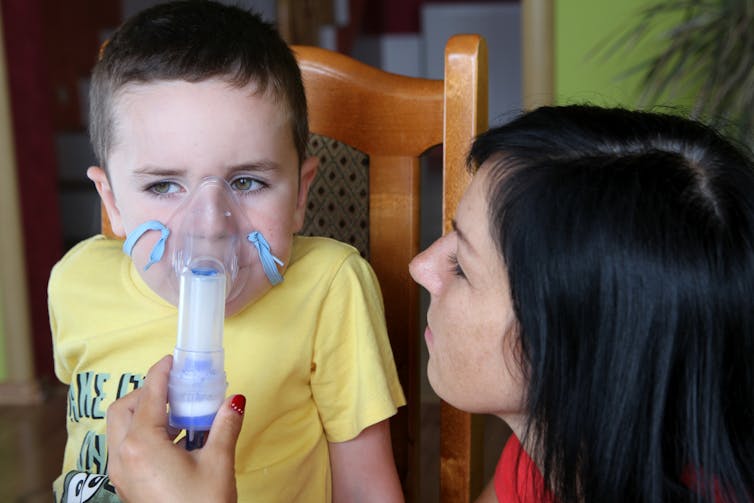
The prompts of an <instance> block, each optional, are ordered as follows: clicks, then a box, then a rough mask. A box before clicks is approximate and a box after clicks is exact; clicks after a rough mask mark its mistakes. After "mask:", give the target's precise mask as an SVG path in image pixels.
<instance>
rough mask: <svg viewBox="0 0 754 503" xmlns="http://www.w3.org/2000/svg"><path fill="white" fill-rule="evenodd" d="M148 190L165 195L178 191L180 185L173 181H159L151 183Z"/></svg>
mask: <svg viewBox="0 0 754 503" xmlns="http://www.w3.org/2000/svg"><path fill="white" fill-rule="evenodd" d="M148 190H149V191H150V192H153V193H155V194H159V195H163V194H172V193H174V192H178V191H179V190H180V187H178V185H176V184H175V183H173V182H157V183H153V184H152V185H150V186H149V187H148Z"/></svg>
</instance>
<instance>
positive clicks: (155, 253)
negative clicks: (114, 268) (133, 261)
mask: <svg viewBox="0 0 754 503" xmlns="http://www.w3.org/2000/svg"><path fill="white" fill-rule="evenodd" d="M148 231H160V239H159V240H157V242H156V243H155V244H154V247H153V248H152V252H151V253H150V254H149V263H147V265H145V266H144V270H145V271H146V270H147V269H149V268H150V267H152V264H154V263H155V262H159V261H160V259H161V258H162V254H163V253H165V241H166V240H167V239H168V236H169V235H170V231H169V230H168V228H167V227H165V225H163V224H162V222H158V221H157V220H147V221H146V222H144V223H143V224H141V225H139V226H138V227H136V228H135V229H134V230H132V231H131V233H130V234H129V235H128V236H127V237H126V240H125V241H124V242H123V252H124V253H125V254H126V255H128V256H129V257H130V256H131V253H132V252H133V250H134V246H136V242H137V241H138V240H139V239H140V238H141V236H143V235H144V234H145V233H147V232H148Z"/></svg>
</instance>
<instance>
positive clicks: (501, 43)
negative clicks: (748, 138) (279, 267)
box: [0, 0, 754, 501]
mask: <svg viewBox="0 0 754 503" xmlns="http://www.w3.org/2000/svg"><path fill="white" fill-rule="evenodd" d="M157 3H161V2H160V1H158V0H66V1H65V2H61V1H59V0H0V15H1V16H2V23H1V24H0V29H1V30H2V36H1V37H0V42H2V44H3V45H2V49H3V50H2V51H0V58H1V59H0V191H1V192H0V233H2V234H1V235H0V273H1V274H2V275H1V276H0V501H49V499H50V496H51V491H50V484H51V481H52V480H53V479H54V478H55V476H57V472H58V470H59V467H60V463H61V459H62V454H61V453H62V446H63V442H64V438H65V430H64V422H65V405H66V390H65V389H64V388H61V386H60V385H59V384H57V380H56V379H55V376H54V372H53V368H52V352H51V343H50V330H49V325H48V318H47V305H46V285H47V278H48V276H49V273H50V269H51V267H52V266H53V265H54V264H55V262H56V261H57V260H59V259H60V257H62V255H63V254H64V253H65V251H66V250H67V249H69V248H70V247H71V246H72V245H73V244H75V243H77V242H78V241H80V240H82V239H84V238H86V237H89V236H91V235H93V234H96V233H97V232H98V231H99V226H100V215H99V208H100V206H99V199H98V196H97V193H96V192H95V190H94V187H93V185H92V184H91V182H89V180H88V179H87V178H86V177H85V171H86V168H87V167H88V166H90V165H92V164H94V163H95V161H94V157H93V154H92V150H91V147H90V145H89V140H88V136H87V107H88V103H87V93H88V86H89V73H90V70H91V68H92V65H93V63H94V61H95V58H96V54H97V50H98V48H99V46H100V45H101V43H102V42H103V41H104V40H105V39H107V37H108V35H109V34H110V33H112V31H113V30H114V29H115V28H116V27H117V26H118V25H119V24H120V23H121V22H122V21H123V20H124V19H126V18H128V17H129V16H131V15H133V14H134V13H136V12H138V11H139V10H141V9H144V8H147V7H149V6H152V5H155V4H157ZM225 3H233V4H238V5H242V6H245V7H248V8H253V9H255V10H257V11H258V12H260V13H261V14H262V15H263V17H265V18H266V19H267V20H269V21H270V22H273V23H277V24H278V27H279V29H280V31H281V33H282V34H283V35H284V37H285V38H286V40H288V41H289V43H295V44H308V45H319V46H321V47H325V48H328V49H332V50H336V51H339V52H342V53H345V54H349V55H351V56H353V57H355V58H356V59H359V60H361V61H363V62H365V63H368V64H370V65H373V66H377V67H380V68H382V69H384V70H387V71H390V72H394V73H399V74H405V75H410V76H419V77H426V78H442V74H443V51H444V46H445V42H446V41H447V39H448V38H449V37H450V36H451V35H453V34H455V33H480V34H482V35H483V36H484V37H485V38H486V41H487V45H488V54H489V117H490V124H496V123H500V122H504V121H506V120H508V119H510V118H512V117H513V116H515V115H516V114H517V113H519V112H520V111H521V110H523V109H526V108H531V107H533V106H536V105H540V104H548V103H556V104H564V103H574V102H590V103H593V104H601V105H615V104H617V105H624V106H628V107H637V106H649V105H657V104H658V103H659V104H662V105H663V106H670V107H672V109H674V110H678V111H685V110H692V109H694V107H695V106H697V108H698V103H697V102H695V99H696V96H697V94H698V93H697V91H698V90H699V88H700V87H704V86H703V85H702V84H700V82H701V81H700V79H701V78H702V77H700V76H699V75H697V76H696V77H695V76H694V75H691V76H690V77H689V79H690V80H689V82H690V84H689V83H688V82H683V81H682V79H681V81H679V82H680V83H678V84H677V85H675V86H673V85H671V86H667V85H666V86H665V87H663V86H661V85H660V86H659V88H657V92H655V93H654V94H653V95H652V96H649V97H647V96H646V94H647V93H644V94H642V92H641V91H642V90H646V89H648V88H649V86H650V85H651V84H652V81H651V79H650V80H647V74H648V73H650V72H649V69H651V68H657V67H656V66H655V67H653V66H652V65H653V64H659V65H660V66H659V68H660V70H662V69H663V67H662V64H663V62H662V61H660V63H657V59H656V58H657V57H658V56H662V55H663V54H664V53H663V51H664V50H665V49H666V48H667V47H669V46H671V45H672V37H674V36H678V34H679V30H680V33H682V34H686V35H688V30H689V29H690V26H692V25H693V24H694V23H693V22H692V21H694V20H695V18H693V17H691V14H690V12H691V11H688V10H684V8H677V9H675V10H670V11H668V10H667V9H666V10H665V11H662V10H654V11H652V9H653V8H656V5H658V4H662V3H663V2H658V1H657V0H612V1H610V2H605V1H603V0H567V1H557V0H523V1H502V0H498V1H492V0H490V1H484V0H477V1H450V0H447V1H437V0H435V1H429V0H288V1H282V0H277V1H276V0H245V1H239V0H236V1H230V0H228V1H226V2H225ZM684 3H685V2H680V4H684ZM695 3H697V2H693V1H689V2H688V4H695ZM707 3H708V4H715V5H716V7H719V9H718V11H716V13H713V14H709V13H707V17H706V18H705V19H706V20H707V21H709V20H710V19H712V20H713V21H714V19H715V18H714V17H712V18H710V16H714V15H715V14H719V11H720V9H724V8H729V7H730V5H729V4H733V3H735V2H733V1H723V0H717V1H716V2H707ZM738 3H740V4H747V3H748V4H751V2H738ZM673 4H678V3H677V2H673ZM692 7H693V5H692ZM697 9H698V7H697ZM749 10H754V9H749ZM697 14H698V12H697ZM724 14H725V15H724V16H723V19H729V18H730V17H731V13H730V12H729V11H726V12H724ZM700 15H701V14H700ZM736 21H737V22H738V23H739V24H740V23H741V22H743V23H744V27H746V26H747V24H746V23H749V22H750V21H751V19H749V18H743V20H742V19H741V16H739V18H738V19H737V20H736ZM713 24H715V23H713ZM717 24H719V23H717ZM696 25H697V26H698V25H699V23H698V22H697V23H696ZM749 26H750V25H749ZM683 29H686V31H685V32H684V31H683ZM731 30H733V33H737V32H735V27H733V28H731V27H727V25H726V27H724V28H723V29H721V31H727V32H730V31H731ZM747 33H748V31H747V30H745V29H744V32H743V35H747ZM743 35H741V37H743ZM747 36H748V35H747ZM741 37H739V38H741ZM750 45H751V44H750ZM692 47H694V46H692ZM699 47H703V44H702V45H701V46H699ZM702 52H703V49H699V48H694V49H693V50H691V51H689V52H688V53H686V54H680V55H679V54H670V55H669V56H667V57H666V59H665V60H664V61H665V63H664V64H665V65H666V67H667V66H668V65H669V63H668V62H670V63H673V64H675V67H676V68H678V67H680V66H682V65H680V64H679V62H684V64H687V65H689V68H694V67H695V65H696V67H700V64H701V63H700V61H701V60H700V59H699V58H703V57H706V56H704V54H702ZM748 52H750V51H748ZM748 52H747V51H744V52H743V53H742V54H741V53H736V55H735V57H734V58H733V59H734V63H737V64H740V62H741V58H744V57H746V55H747V54H748ZM749 57H750V56H749ZM653 58H655V59H653ZM708 59H709V58H708ZM712 59H713V60H714V57H713V58H712ZM746 61H748V60H746ZM752 66H754V65H749V66H748V68H746V69H745V71H744V70H742V71H744V77H746V76H749V75H750V73H751V68H752ZM658 71H659V70H658ZM658 71H655V74H657V73H658ZM689 72H690V71H687V73H689ZM730 73H735V72H730ZM659 74H660V75H661V76H664V75H666V74H663V73H661V72H660V73H659ZM672 77H673V75H672V72H671V75H670V77H669V78H668V79H666V81H667V82H670V83H673V82H675V81H674V80H673V78H672ZM682 77H684V78H685V77H686V76H682ZM695 79H696V80H695ZM744 82H745V80H744ZM749 82H754V80H751V81H749ZM748 87H750V88H752V89H754V85H749V86H748ZM742 99H743V98H739V101H738V102H737V103H738V104H739V105H738V107H739V109H740V108H741V107H743V108H744V109H745V107H746V106H749V105H750V103H749V102H745V101H743V102H742V101H741V100H742ZM742 103H743V104H742ZM702 112H704V110H702ZM707 112H708V111H707ZM748 112H751V108H749V109H748ZM748 116H752V117H754V115H753V114H751V113H748ZM440 163H441V152H440V150H439V149H434V150H432V151H430V152H428V153H427V154H426V155H425V162H424V166H423V172H422V191H423V203H422V204H423V207H422V215H423V216H422V246H427V245H428V244H429V243H431V241H433V240H434V239H435V238H436V237H438V236H439V235H440V233H441V228H440V227H441V210H440V202H441V201H440V191H441V186H442V185H441V184H442V180H441V166H440ZM418 336H420V334H417V337H418ZM422 400H423V403H425V402H426V409H423V412H422V425H423V426H422V435H423V437H422V443H423V445H424V442H426V448H427V451H428V453H429V456H428V459H430V461H429V462H428V463H429V465H428V466H427V467H426V477H425V476H424V474H423V478H422V490H421V494H422V495H423V498H422V499H423V500H424V501H436V494H437V489H436V483H437V482H436V480H437V479H436V477H437V473H436V472H437V468H436V465H435V464H433V463H434V461H432V459H433V458H432V455H435V456H436V452H435V451H436V448H437V447H436V445H435V444H436V442H435V441H433V438H434V436H435V435H436V434H437V428H438V426H437V408H438V399H437V397H436V396H435V395H434V394H433V393H432V391H431V389H430V388H429V386H428V385H427V383H426V381H425V382H424V383H423V387H422ZM486 424H487V427H486V432H485V440H484V443H485V452H486V456H487V458H489V459H488V462H487V463H486V467H485V478H487V476H488V474H489V473H491V470H492V468H494V462H495V461H496V459H497V455H498V454H499V450H500V447H499V446H501V445H502V443H503V441H504V440H505V436H506V431H505V428H504V427H503V426H502V425H501V424H500V422H499V421H497V420H494V421H492V420H490V421H487V423H486ZM425 437H426V438H425ZM433 450H434V451H433ZM487 453H488V454H487ZM424 495H426V499H425V498H424Z"/></svg>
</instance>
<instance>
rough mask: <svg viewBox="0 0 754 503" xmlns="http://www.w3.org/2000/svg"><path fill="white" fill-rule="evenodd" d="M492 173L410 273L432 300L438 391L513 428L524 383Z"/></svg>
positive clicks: (433, 374) (483, 176)
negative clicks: (494, 232)
mask: <svg viewBox="0 0 754 503" xmlns="http://www.w3.org/2000/svg"><path fill="white" fill-rule="evenodd" d="M488 171H489V169H488V168H487V167H486V165H483V166H482V167H481V169H480V170H479V171H478V173H477V174H476V175H475V176H474V178H473V179H472V182H471V184H470V185H469V188H468V189H467V190H466V193H465V194H464V195H463V197H462V198H461V202H460V203H459V205H458V209H457V211H456V218H455V220H454V230H453V231H452V232H449V233H448V234H446V235H444V236H443V237H441V238H440V239H438V240H437V241H436V242H435V243H434V244H433V245H432V246H430V247H429V248H428V249H427V250H425V251H424V252H422V253H421V254H419V255H418V256H416V257H415V258H414V259H413V260H412V261H411V264H410V265H409V271H410V273H411V276H412V277H413V278H414V280H415V281H416V282H417V283H419V284H420V285H422V286H423V287H424V288H426V289H427V290H428V291H429V293H430V296H431V302H430V306H429V310H428V312H427V329H426V332H425V334H424V336H425V339H426V342H427V347H428V349H429V364H428V367H427V374H428V377H429V382H430V384H431V385H432V388H434V390H435V392H436V393H437V394H438V395H439V396H440V397H441V398H442V399H443V400H445V401H446V402H448V403H450V404H451V405H453V406H455V407H457V408H460V409H463V410H466V411H469V412H475V413H490V414H495V415H497V416H500V417H501V418H503V419H504V420H505V421H506V422H508V424H509V425H511V426H514V424H512V423H515V422H516V421H518V420H520V415H521V413H522V411H523V393H524V379H523V376H522V373H521V371H520V368H519V364H518V362H517V359H516V356H515V348H516V346H517V344H516V333H515V326H516V320H515V316H514V313H513V306H512V302H511V297H510V292H509V287H508V275H507V272H506V269H505V266H504V264H503V259H502V256H501V255H500V253H499V252H498V249H497V247H496V246H495V243H494V242H493V240H492V237H491V236H490V231H489V229H490V226H489V216H488V210H487V197H488V196H487V194H488V175H487V172H488Z"/></svg>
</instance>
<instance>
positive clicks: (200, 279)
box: [123, 177, 283, 449]
mask: <svg viewBox="0 0 754 503" xmlns="http://www.w3.org/2000/svg"><path fill="white" fill-rule="evenodd" d="M251 229H252V226H251V223H250V222H248V221H247V218H246V212H245V211H243V208H242V203H241V202H240V201H239V199H238V197H237V195H236V194H235V193H234V191H233V189H232V188H231V187H230V185H229V184H228V182H226V181H225V180H223V179H221V178H217V177H208V178H205V179H203V180H202V181H201V183H200V184H199V185H198V186H197V187H196V189H195V190H193V191H191V192H190V193H189V194H188V195H187V196H186V199H185V201H183V202H182V203H181V204H180V206H179V207H178V208H177V210H176V211H175V212H174V214H173V215H172V216H171V217H170V220H169V221H168V222H165V223H163V222H159V221H155V220H151V221H148V222H145V223H143V224H141V225H140V226H138V227H137V228H136V229H134V230H133V231H132V232H130V233H129V235H128V236H127V238H126V241H125V243H124V245H123V249H124V251H125V252H126V253H127V254H129V255H132V253H133V252H134V248H135V247H136V244H137V242H139V241H140V240H141V238H142V237H145V236H150V235H151V236H150V239H147V240H145V242H146V243H148V244H149V245H151V251H150V252H149V260H148V262H147V263H146V265H145V266H144V274H143V275H142V276H146V277H147V278H148V279H147V282H148V284H150V286H151V285H152V284H154V285H158V287H159V288H160V289H161V292H159V293H161V295H163V296H164V297H169V295H170V293H171V292H178V296H177V297H178V302H177V304H178V337H177V341H176V346H175V351H174V354H173V368H172V370H171V371H170V380H169V386H168V400H169V404H170V412H169V422H170V425H171V426H173V427H175V428H179V429H185V430H186V432H187V438H186V446H187V448H189V449H192V448H195V447H201V445H202V444H203V442H204V438H205V436H206V432H208V431H209V429H210V426H211V425H212V420H213V419H214V416H215V413H216V412H217V410H218V409H219V407H220V405H221V404H222V402H223V400H224V398H225V390H226V387H227V383H226V378H225V370H224V353H223V322H224V319H225V304H226V301H227V300H228V299H232V298H234V297H235V296H237V295H238V294H239V292H241V291H242V290H243V287H244V284H245V282H246V281H249V280H250V279H251V274H252V270H253V269H254V268H258V267H259V263H260V262H261V266H262V268H263V269H264V273H265V276H266V278H267V280H268V281H269V282H270V284H272V285H273V286H274V285H276V284H278V283H280V282H281V281H282V279H283V278H282V276H281V274H280V272H279V270H278V266H282V265H283V263H282V262H281V261H280V260H279V259H278V258H277V257H275V256H274V255H273V254H272V252H271V250H270V246H269V244H268V243H267V241H266V239H265V238H264V236H263V235H262V234H261V232H259V231H251ZM157 233H159V237H158V238H157V239H156V241H155V239H154V238H155V236H156V234H157ZM165 259H168V261H169V264H170V267H168V264H166V263H165ZM153 268H154V272H152V273H150V272H149V270H150V269H153ZM150 274H151V276H150Z"/></svg>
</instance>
